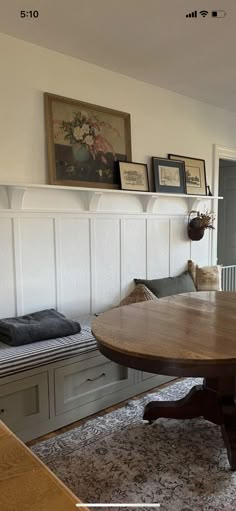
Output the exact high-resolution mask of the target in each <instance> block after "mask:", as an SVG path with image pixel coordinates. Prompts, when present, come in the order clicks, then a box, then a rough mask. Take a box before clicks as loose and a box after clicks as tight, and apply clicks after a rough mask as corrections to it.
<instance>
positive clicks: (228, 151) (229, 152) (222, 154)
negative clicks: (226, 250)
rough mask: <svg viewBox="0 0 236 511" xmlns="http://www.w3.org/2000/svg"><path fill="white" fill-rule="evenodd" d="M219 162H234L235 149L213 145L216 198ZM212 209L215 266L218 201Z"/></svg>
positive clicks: (214, 260) (215, 262)
mask: <svg viewBox="0 0 236 511" xmlns="http://www.w3.org/2000/svg"><path fill="white" fill-rule="evenodd" d="M220 160H233V161H235V162H236V148H235V149H232V148H230V147H225V146H220V145H217V144H214V157H213V176H214V179H213V195H214V196H215V197H218V194H219V166H220ZM212 206H213V207H212V209H213V211H214V212H215V214H216V219H215V222H214V226H215V229H214V230H213V231H212V249H211V254H212V257H211V259H212V264H217V237H218V200H214V201H213V204H212Z"/></svg>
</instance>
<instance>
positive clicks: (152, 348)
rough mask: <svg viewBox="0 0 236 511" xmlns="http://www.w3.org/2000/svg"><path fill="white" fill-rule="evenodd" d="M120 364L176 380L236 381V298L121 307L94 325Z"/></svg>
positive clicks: (199, 295)
mask: <svg viewBox="0 0 236 511" xmlns="http://www.w3.org/2000/svg"><path fill="white" fill-rule="evenodd" d="M92 331H93V334H94V336H95V337H96V339H97V342H98V348H99V350H100V351H101V352H102V353H103V354H104V355H105V356H107V357H108V358H110V359H111V360H114V361H115V362H117V363H120V364H122V365H126V366H128V367H133V368H135V369H140V370H145V371H149V372H154V373H159V374H167V375H170V376H217V375H218V376H221V375H222V373H223V372H224V371H227V374H231V375H236V293H230V292H227V293H226V292H215V291H211V292H209V291H207V292H196V293H186V294H180V295H175V296H170V297H166V298H162V299H160V300H157V301H152V300H151V301H148V302H142V303H137V304H133V305H128V306H124V307H118V308H115V309H112V310H110V311H108V312H105V313H103V314H101V315H100V316H99V317H98V318H96V319H95V320H94V321H93V323H92Z"/></svg>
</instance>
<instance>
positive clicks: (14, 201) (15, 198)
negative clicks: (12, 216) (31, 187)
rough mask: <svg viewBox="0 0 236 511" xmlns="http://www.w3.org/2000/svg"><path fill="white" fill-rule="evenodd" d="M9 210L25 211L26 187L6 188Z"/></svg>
mask: <svg viewBox="0 0 236 511" xmlns="http://www.w3.org/2000/svg"><path fill="white" fill-rule="evenodd" d="M6 190H7V196H8V207H9V209H23V202H24V195H25V192H26V190H27V188H26V187H24V186H6Z"/></svg>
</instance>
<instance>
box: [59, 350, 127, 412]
mask: <svg viewBox="0 0 236 511" xmlns="http://www.w3.org/2000/svg"><path fill="white" fill-rule="evenodd" d="M131 374H132V372H131V371H130V370H129V369H128V368H125V367H122V366H119V365H118V364H115V363H114V362H111V361H110V360H108V359H107V358H105V357H103V355H98V356H96V357H93V358H90V359H88V360H84V361H83V362H77V363H75V364H70V365H66V366H64V367H60V368H58V369H55V391H56V415H58V414H61V413H64V412H65V411H68V410H71V409H72V408H76V407H77V406H81V405H84V404H86V403H89V402H91V401H94V400H95V399H99V398H102V397H104V396H105V395H107V394H110V393H112V392H116V391H118V390H121V389H123V388H125V387H127V386H129V385H132V381H131V380H132V376H131Z"/></svg>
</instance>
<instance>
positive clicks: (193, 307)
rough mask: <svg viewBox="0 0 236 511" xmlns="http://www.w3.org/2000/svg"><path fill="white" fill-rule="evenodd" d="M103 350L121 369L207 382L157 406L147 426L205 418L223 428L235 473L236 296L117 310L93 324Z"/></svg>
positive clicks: (149, 408) (200, 296)
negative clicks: (160, 420) (166, 420)
mask: <svg viewBox="0 0 236 511" xmlns="http://www.w3.org/2000/svg"><path fill="white" fill-rule="evenodd" d="M92 332H93V334H94V336H95V337H96V339H97V344H98V348H99V350H100V351H101V353H103V355H105V356H106V357H107V358H109V359H111V360H113V361H115V362H117V363H118V364H121V365H124V366H128V367H133V368H135V369H139V370H143V371H148V372H151V373H158V374H165V375H170V376H189V377H192V376H202V377H204V383H203V384H202V385H196V386H195V387H193V388H192V389H191V391H190V392H189V394H188V395H187V396H186V397H184V398H183V399H180V400H178V401H167V402H164V401H152V402H150V403H148V404H147V405H146V407H145V410H144V416H143V418H144V419H146V420H148V421H150V422H151V421H153V420H156V419H158V418H160V417H167V418H175V419H189V418H193V417H199V416H203V417H204V418H205V419H207V420H209V421H211V422H213V423H214V424H220V425H221V429H222V433H223V438H224V441H225V445H226V448H227V452H228V458H229V462H230V466H231V468H232V470H236V405H235V382H236V378H235V377H236V293H228V292H227V293H225V292H215V291H211V292H209V291H207V292H197V293H186V294H181V295H176V296H170V297H167V298H162V299H161V300H157V301H155V300H154V301H148V302H142V303H137V304H133V305H128V306H124V307H118V308H115V309H112V310H110V311H108V312H105V313H103V314H101V315H100V316H99V317H98V318H97V319H95V320H94V322H93V324H92Z"/></svg>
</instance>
